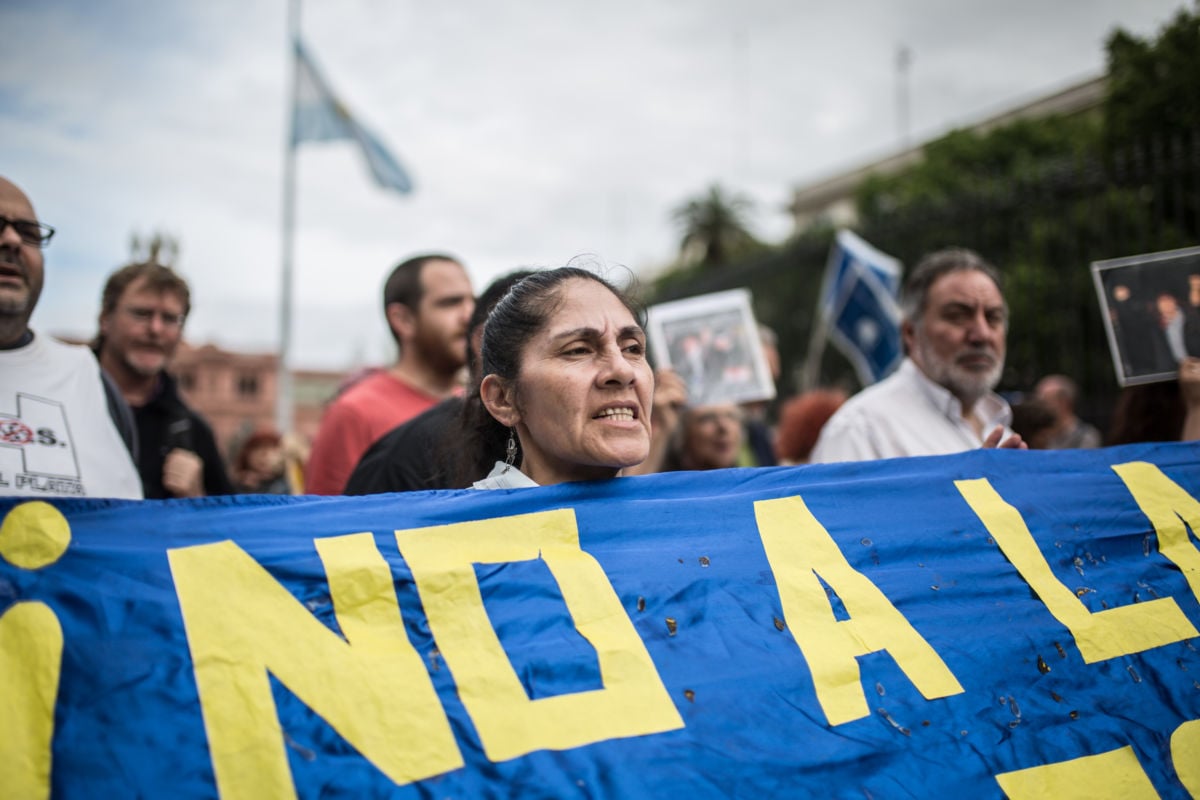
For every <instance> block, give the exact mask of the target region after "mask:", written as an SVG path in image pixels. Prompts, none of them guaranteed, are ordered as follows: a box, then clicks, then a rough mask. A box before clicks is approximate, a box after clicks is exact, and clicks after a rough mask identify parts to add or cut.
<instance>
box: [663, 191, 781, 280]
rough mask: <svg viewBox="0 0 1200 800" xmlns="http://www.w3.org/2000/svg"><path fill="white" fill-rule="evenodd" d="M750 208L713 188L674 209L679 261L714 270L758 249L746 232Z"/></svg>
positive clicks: (739, 198)
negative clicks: (678, 228) (677, 227)
mask: <svg viewBox="0 0 1200 800" xmlns="http://www.w3.org/2000/svg"><path fill="white" fill-rule="evenodd" d="M753 208H754V204H753V202H752V201H751V200H750V198H748V197H746V196H745V195H743V194H733V193H729V192H727V191H725V190H724V189H722V188H721V187H720V186H719V185H715V184H714V185H713V186H710V187H709V189H708V191H707V192H706V193H705V194H703V195H701V196H700V197H694V198H692V199H690V200H687V201H686V202H684V203H683V205H680V206H679V207H677V208H676V209H675V210H674V211H673V212H672V214H671V216H672V218H673V219H674V220H675V222H676V224H677V225H678V226H679V227H680V229H681V231H682V233H683V237H682V239H681V241H680V244H679V252H680V259H681V261H683V262H684V263H688V262H697V261H698V262H699V263H700V264H702V265H704V266H715V265H721V264H728V263H729V262H730V261H732V260H733V259H735V258H738V257H741V256H746V255H748V254H750V253H752V252H754V251H755V250H760V249H762V247H763V245H762V243H761V242H759V240H758V239H757V237H755V236H754V234H753V233H751V231H750V223H749V220H748V216H749V214H750V212H751V211H752V210H753Z"/></svg>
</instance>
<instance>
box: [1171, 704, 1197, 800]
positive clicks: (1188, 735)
mask: <svg viewBox="0 0 1200 800" xmlns="http://www.w3.org/2000/svg"><path fill="white" fill-rule="evenodd" d="M1171 763H1172V764H1174V765H1175V772H1176V774H1177V775H1179V782H1180V783H1182V784H1183V788H1185V789H1187V790H1188V794H1190V795H1191V796H1192V797H1194V798H1196V800H1200V719H1194V720H1192V721H1191V722H1185V723H1183V724H1182V725H1180V726H1179V727H1178V728H1176V729H1175V732H1174V733H1172V734H1171Z"/></svg>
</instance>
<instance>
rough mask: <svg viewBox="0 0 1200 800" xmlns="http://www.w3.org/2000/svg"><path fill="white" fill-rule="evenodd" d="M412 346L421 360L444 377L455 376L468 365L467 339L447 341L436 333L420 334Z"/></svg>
mask: <svg viewBox="0 0 1200 800" xmlns="http://www.w3.org/2000/svg"><path fill="white" fill-rule="evenodd" d="M412 346H413V347H414V348H415V349H416V351H417V352H418V353H420V355H421V360H422V361H424V362H425V363H426V364H428V365H429V366H430V367H432V368H433V369H434V370H436V371H437V372H438V373H441V374H443V375H453V374H454V373H455V372H458V370H460V369H462V367H463V365H464V364H465V363H466V339H465V338H456V339H446V338H442V337H440V336H438V335H436V334H434V333H426V332H422V333H418V334H417V338H416V339H414V340H413V343H412Z"/></svg>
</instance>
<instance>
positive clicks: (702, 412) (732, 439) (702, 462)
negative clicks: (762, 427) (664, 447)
mask: <svg viewBox="0 0 1200 800" xmlns="http://www.w3.org/2000/svg"><path fill="white" fill-rule="evenodd" d="M684 425H685V428H684V446H683V461H684V467H685V468H686V469H726V468H728V467H734V466H737V457H738V451H739V450H740V449H741V447H742V412H741V410H740V409H739V408H738V407H737V406H736V405H735V404H733V403H719V404H716V405H711V406H701V407H699V408H692V409H689V410H688V411H687V413H686V414H685V415H684Z"/></svg>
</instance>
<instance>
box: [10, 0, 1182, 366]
mask: <svg viewBox="0 0 1200 800" xmlns="http://www.w3.org/2000/svg"><path fill="white" fill-rule="evenodd" d="M304 3H305V4H304V7H303V11H302V21H301V30H302V34H303V37H304V39H305V41H306V42H307V45H308V48H309V51H310V52H311V53H312V54H313V56H314V58H315V59H316V61H317V62H318V64H319V66H320V67H321V68H322V70H323V71H324V73H325V77H326V79H327V80H328V81H329V82H330V84H331V85H332V87H333V89H334V91H335V92H337V94H338V95H339V96H340V99H341V100H342V101H343V102H344V103H345V105H346V106H348V107H349V108H350V110H351V111H352V112H353V113H354V114H355V116H356V117H357V118H358V119H359V120H360V121H361V122H362V123H363V124H365V125H366V126H367V127H368V128H370V129H371V130H372V131H374V132H375V133H376V134H377V135H378V136H379V137H380V138H381V139H383V140H384V141H385V142H386V143H387V144H388V146H389V147H390V149H391V150H392V152H393V153H394V154H395V155H396V157H397V158H398V159H399V160H400V161H401V162H402V163H403V164H404V165H405V166H406V167H407V168H408V171H409V172H410V173H411V175H412V177H413V179H414V181H415V183H416V191H415V192H414V193H413V194H411V195H407V196H402V195H398V194H396V193H394V192H389V191H386V190H382V189H379V188H378V187H376V186H375V185H374V184H373V183H372V182H371V180H370V177H369V175H368V173H367V171H366V168H365V166H364V164H363V162H362V160H361V158H360V156H359V154H358V152H357V151H356V150H355V147H354V145H353V144H351V143H349V142H331V143H324V144H305V145H303V146H302V147H301V149H300V150H299V160H298V173H297V175H298V177H297V184H298V195H297V236H296V263H295V269H296V273H295V274H296V278H295V282H296V283H295V296H296V304H295V311H294V319H295V323H294V329H293V330H294V339H293V342H294V344H293V347H294V349H293V356H292V363H293V364H294V365H296V366H305V367H322V368H343V367H349V366H353V365H358V364H363V363H381V362H385V361H388V360H389V359H390V358H392V356H393V354H392V352H391V346H390V344H389V342H390V339H389V337H388V334H387V331H386V328H385V326H384V323H383V321H382V312H381V311H380V308H379V299H378V298H379V293H380V289H381V286H382V281H383V279H384V277H385V275H386V274H387V272H388V271H389V270H390V269H391V267H392V266H394V265H395V263H397V262H398V261H399V260H401V259H402V258H404V257H407V256H409V255H412V254H415V253H418V252H421V251H428V250H438V251H449V252H452V253H456V254H458V255H459V256H460V257H461V258H462V259H463V260H464V261H465V263H466V264H467V265H468V268H469V271H470V273H471V276H472V279H473V280H474V282H475V284H476V287H477V288H478V289H482V288H483V286H485V285H486V283H487V282H488V281H489V280H491V279H492V278H493V277H495V276H497V275H499V274H502V273H504V272H506V271H508V270H510V269H513V268H515V267H517V266H527V265H535V266H555V265H560V264H562V263H564V262H565V261H567V260H568V259H570V258H571V257H573V256H576V255H579V254H582V253H590V254H594V255H595V256H596V257H597V258H598V259H600V260H601V261H602V262H603V263H604V264H607V265H610V266H626V267H628V268H630V269H631V270H633V271H634V272H637V273H639V274H650V273H652V272H653V271H654V270H655V269H657V268H660V267H661V266H662V265H664V264H666V263H669V262H670V261H671V259H672V258H673V256H674V254H675V252H676V248H677V246H678V240H679V233H678V231H677V229H676V228H675V226H674V225H673V223H672V221H671V215H670V212H671V209H672V208H674V207H676V206H678V205H679V204H680V203H681V202H683V201H685V200H686V199H687V198H689V197H690V196H693V195H697V194H700V193H702V192H703V191H704V190H705V189H706V187H708V186H709V185H711V184H714V183H719V184H721V185H722V186H724V187H727V188H728V189H731V190H733V191H737V192H741V193H744V194H746V195H747V196H749V197H750V198H752V199H753V200H754V201H755V203H756V211H755V214H754V216H753V223H754V226H755V229H756V230H757V232H758V233H759V234H760V235H761V236H762V237H763V238H766V239H768V240H771V241H778V240H781V239H783V238H784V237H785V236H786V235H787V233H788V231H789V220H788V217H787V215H786V213H785V212H784V211H783V207H784V206H785V204H786V202H787V199H788V194H789V190H790V189H791V187H793V186H796V185H800V184H804V183H806V182H809V181H813V180H817V179H820V178H822V177H824V176H827V175H829V174H832V173H836V172H839V171H841V170H842V169H846V168H850V167H854V166H857V165H859V164H861V163H863V162H868V161H871V160H874V159H876V158H879V157H882V156H885V155H887V154H889V153H890V152H891V151H892V150H894V149H896V148H897V147H898V145H899V139H900V136H899V127H898V123H897V113H896V94H897V89H896V87H897V77H896V68H895V65H896V53H897V50H898V48H899V47H900V46H901V45H904V46H906V47H908V48H909V49H910V50H911V52H912V54H913V57H912V64H911V68H910V70H909V86H910V98H911V100H910V105H911V112H910V118H911V122H910V127H911V132H912V136H913V138H914V139H915V140H918V141H919V140H920V139H922V138H926V137H928V136H932V135H936V134H939V133H942V132H945V131H946V130H948V129H950V128H953V127H955V126H956V125H962V124H966V123H970V122H971V121H974V120H976V119H979V118H981V117H986V116H988V115H990V114H992V113H995V112H997V111H1000V110H1003V109H1004V108H1006V107H1008V106H1010V105H1014V104H1017V103H1020V102H1021V101H1024V100H1028V99H1031V98H1033V97H1036V96H1038V95H1041V94H1044V93H1047V92H1050V91H1053V90H1055V89H1059V88H1062V87H1064V86H1066V85H1069V84H1071V83H1074V82H1076V81H1078V80H1081V79H1085V78H1088V77H1092V76H1094V75H1096V74H1099V73H1100V72H1101V71H1102V70H1103V68H1104V40H1105V39H1106V37H1107V35H1108V33H1109V32H1110V31H1111V30H1112V29H1113V28H1114V26H1117V25H1119V26H1121V27H1124V28H1125V29H1126V30H1129V31H1131V32H1133V33H1135V34H1138V35H1142V36H1147V35H1152V34H1154V33H1155V32H1157V31H1158V30H1159V29H1160V28H1161V27H1162V25H1163V24H1164V23H1165V22H1167V21H1168V20H1169V18H1170V17H1171V16H1172V15H1173V13H1174V12H1175V10H1177V9H1178V8H1180V7H1182V6H1183V5H1184V4H1183V2H1182V1H1181V0H1060V1H1059V2H1055V3H1047V2H1043V0H1010V2H1007V3H994V2H978V1H977V0H844V1H843V2H839V3H823V2H822V3H818V2H813V1H812V0H608V2H604V3H596V2H584V1H583V0H522V1H521V2H509V3H502V2H488V1H487V0H450V1H449V2H445V3H419V2H416V0H304ZM0 30H4V31H5V32H6V33H7V34H8V35H7V36H6V42H5V46H4V48H3V49H2V50H0V143H2V149H0V152H2V153H3V156H4V158H3V166H2V168H0V174H4V175H6V176H8V177H10V178H11V179H13V180H15V181H16V182H17V183H18V184H20V185H21V186H22V187H24V188H25V189H26V191H27V192H28V193H29V194H30V196H31V198H32V200H33V202H34V205H35V207H36V209H37V211H38V213H39V216H40V217H41V218H42V219H43V220H45V221H46V222H49V223H50V224H52V225H55V226H56V227H57V228H58V234H57V235H56V236H55V239H54V242H53V243H52V244H51V245H50V248H49V249H48V250H47V252H46V259H47V270H46V289H45V292H44V294H43V296H42V300H41V303H40V305H39V307H38V309H37V311H36V313H35V315H34V320H33V322H34V326H35V327H37V328H39V329H41V330H45V331H49V332H52V333H59V334H74V335H80V336H87V335H90V334H91V333H92V332H93V331H94V325H95V323H94V319H95V315H96V308H97V302H98V298H99V294H100V288H101V286H102V285H103V282H104V279H105V277H106V276H107V274H108V273H109V272H110V271H111V270H112V269H114V268H115V267H117V266H119V265H120V264H121V263H123V262H124V261H126V260H127V259H128V256H129V242H130V237H131V235H132V234H135V233H137V234H142V235H146V234H150V233H152V232H155V231H159V232H162V233H165V234H168V235H171V236H174V237H176V238H177V239H178V240H179V242H180V246H181V252H180V256H179V259H178V262H177V266H178V267H179V269H180V270H181V271H182V272H183V273H184V274H185V276H186V277H187V278H188V279H189V281H190V282H191V285H192V289H193V305H194V310H193V314H192V317H191V318H190V319H189V321H188V329H187V337H188V338H189V340H191V341H192V342H193V343H204V342H213V343H216V344H218V345H221V346H224V347H229V348H235V349H241V350H247V351H269V350H272V349H273V348H274V347H275V346H276V343H277V341H278V321H277V320H278V309H279V300H278V297H279V285H280V278H279V275H280V260H281V250H282V244H281V233H280V228H281V224H280V220H281V216H282V174H283V163H284V141H285V136H286V134H285V121H286V119H287V115H288V111H287V102H288V101H287V89H286V81H285V75H286V74H287V69H288V52H289V51H288V48H287V39H286V0H272V2H263V1H261V0H250V1H249V2H247V0H206V2H183V1H182V0H163V2H153V3H152V2H144V1H143V0H105V2H93V0H3V2H2V3H0Z"/></svg>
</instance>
